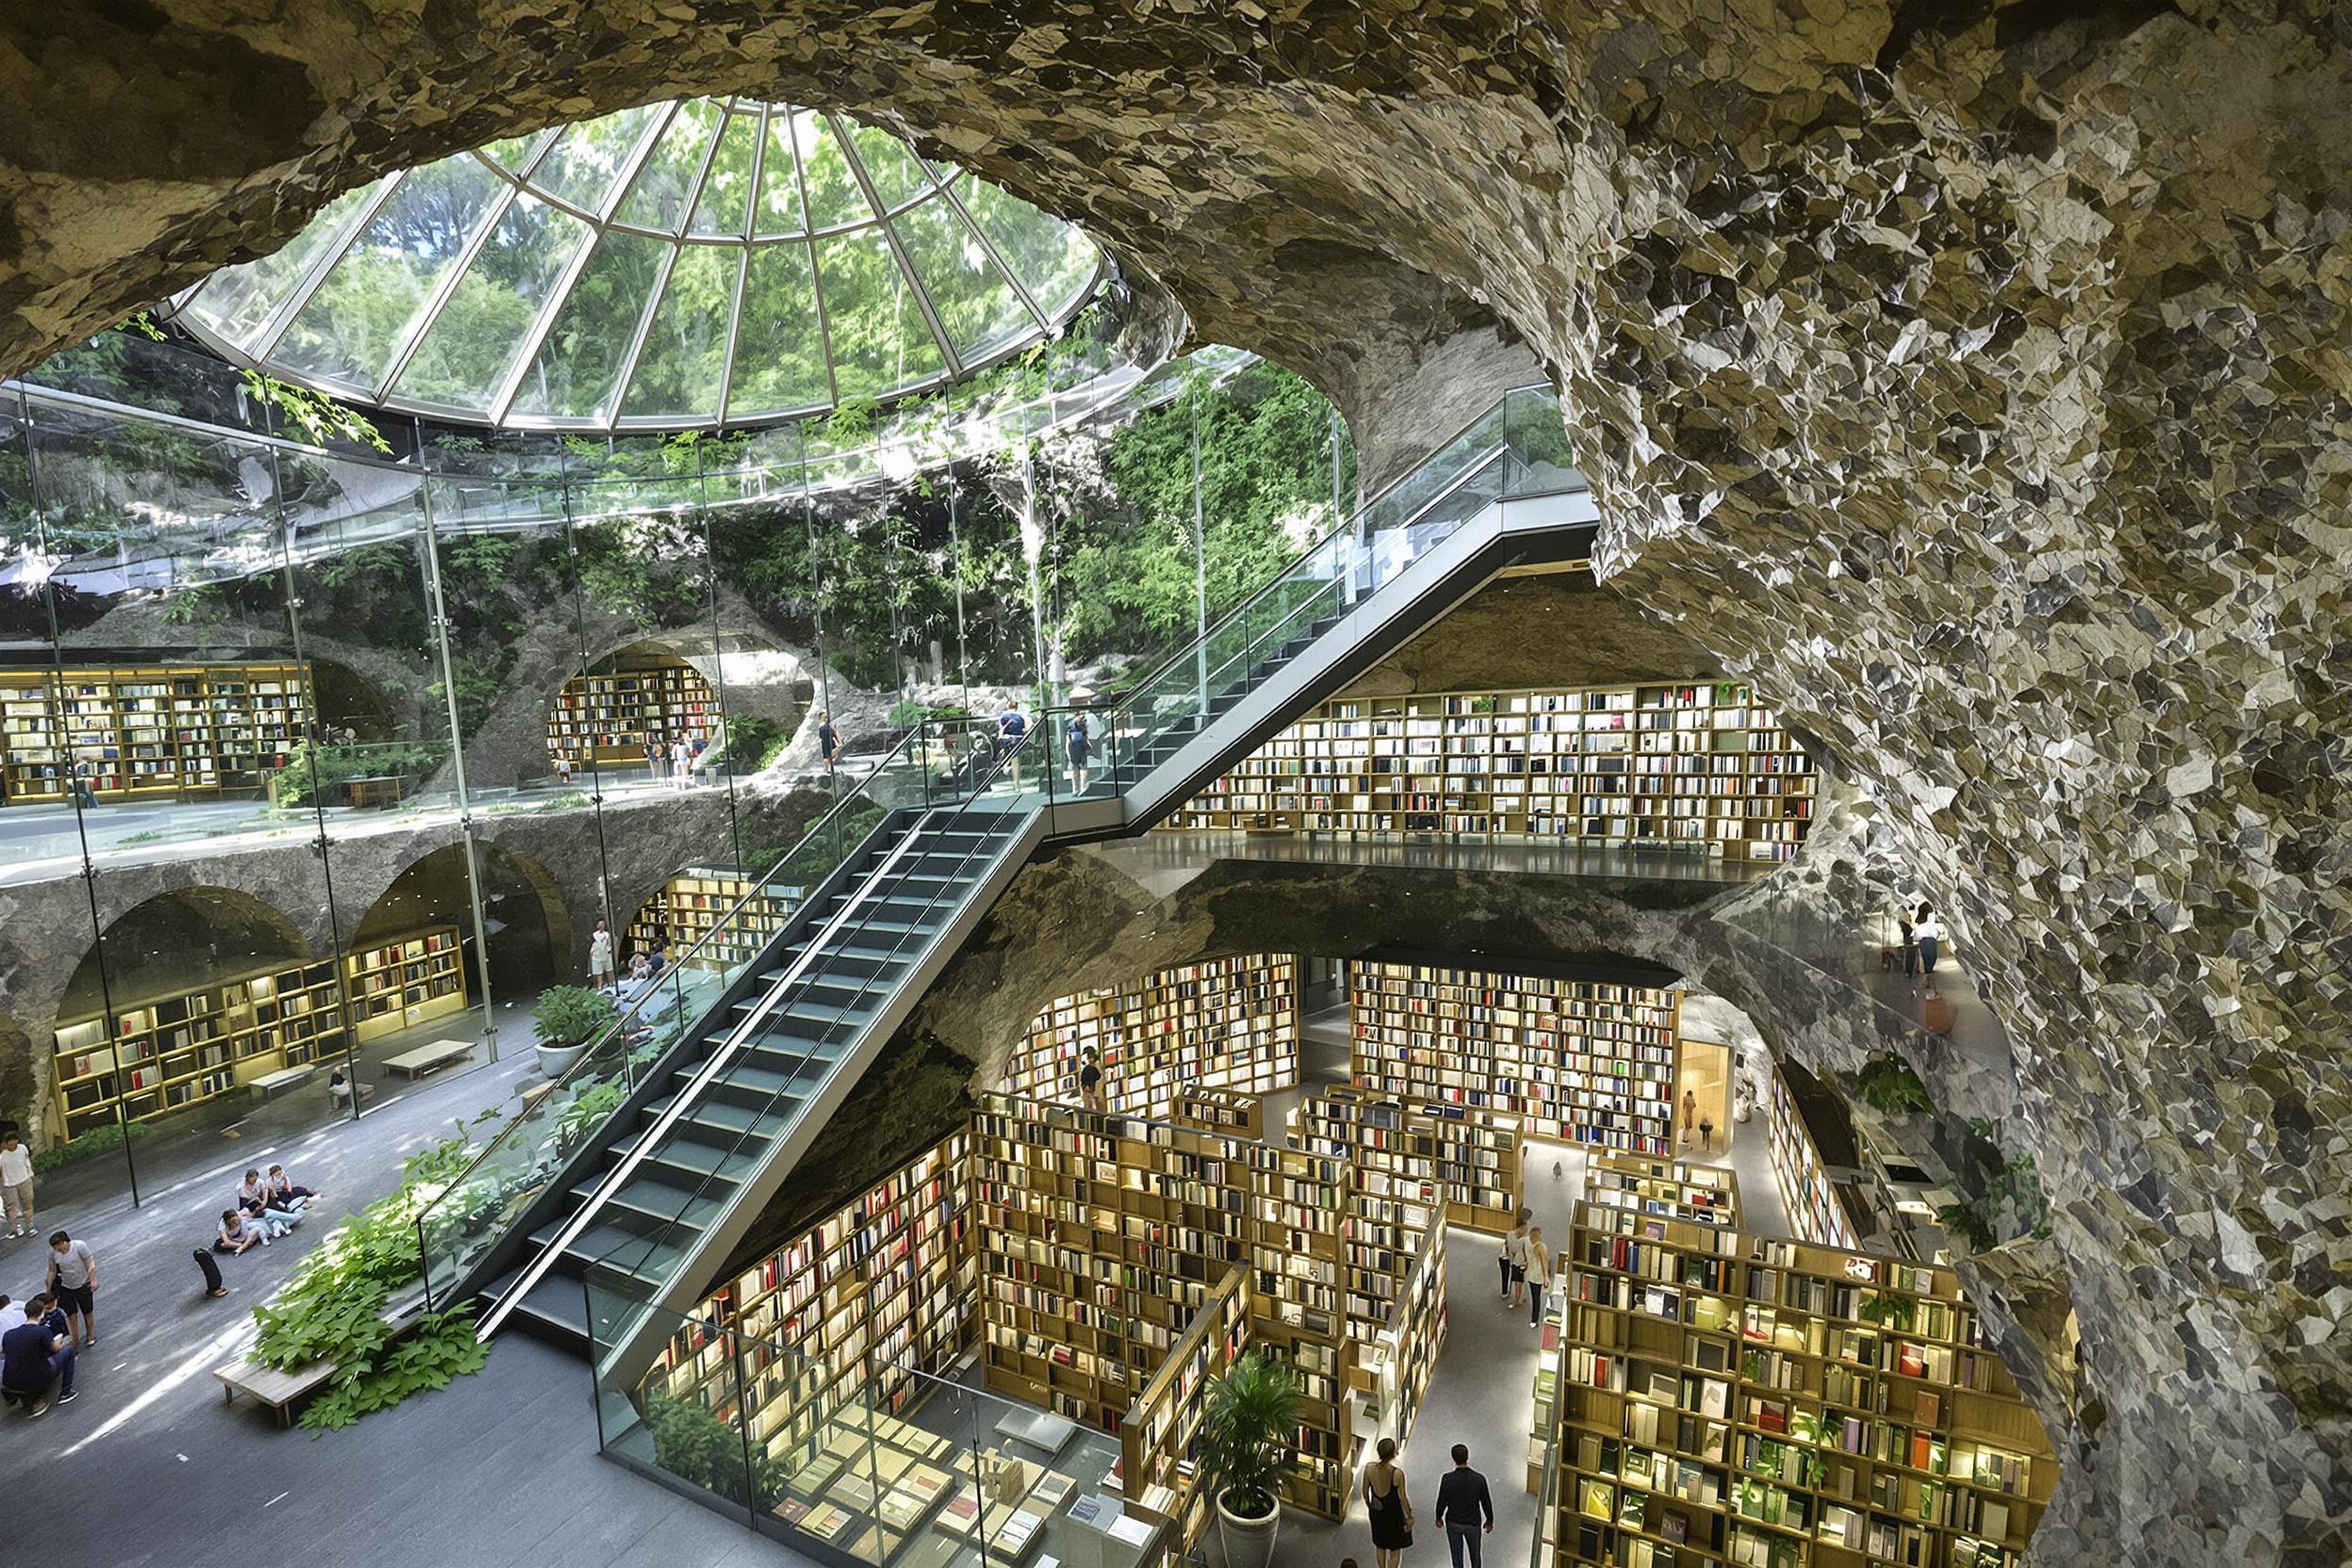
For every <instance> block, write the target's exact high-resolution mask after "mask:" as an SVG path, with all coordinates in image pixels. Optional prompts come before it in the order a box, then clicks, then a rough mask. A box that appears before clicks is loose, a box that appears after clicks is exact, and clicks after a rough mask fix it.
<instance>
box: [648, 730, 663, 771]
mask: <svg viewBox="0 0 2352 1568" xmlns="http://www.w3.org/2000/svg"><path fill="white" fill-rule="evenodd" d="M645 776H646V777H647V778H649V779H654V778H660V777H661V776H662V737H661V736H659V735H656V734H655V733H654V732H653V731H651V730H650V729H648V730H647V731H645Z"/></svg>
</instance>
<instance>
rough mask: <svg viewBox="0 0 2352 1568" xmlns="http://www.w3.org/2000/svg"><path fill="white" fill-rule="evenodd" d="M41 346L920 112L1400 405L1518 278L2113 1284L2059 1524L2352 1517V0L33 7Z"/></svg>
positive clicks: (2342, 1553)
mask: <svg viewBox="0 0 2352 1568" xmlns="http://www.w3.org/2000/svg"><path fill="white" fill-rule="evenodd" d="M0 26H5V28H6V29H7V31H6V34H5V38H6V41H8V43H10V44H12V45H13V47H12V48H8V49H0V201H5V203H6V206H5V209H0V366H6V367H13V366H19V365H22V364H24V363H25V362H27V361H29V360H30V359H32V358H35V357H38V355H39V354H40V352H41V351H43V350H44V349H46V348H48V347H50V346H53V345H55V344H57V343H59V342H62V341H65V340H67V339H69V338H71V337H73V336H74V335H78V334H80V333H83V332H86V331H88V330H89V329H90V328H92V327H94V326H96V325H99V324H101V323H103V322H104V321H106V320H107V319H112V318H114V317H117V316H120V315H121V314H122V313H123V312H124V311H126V310H129V309H132V308H136V307H137V306H139V305H141V304H144V303H146V302H150V301H151V300H153V299H155V298H156V297H158V296H159V295H161V294H163V293H164V292H166V291H167V290H168V289H169V288H171V287H172V286H176V285H178V284H180V283H183V282H186V281H188V279H189V278H191V277H194V276H196V275H198V274H199V273H200V272H201V271H202V270H204V269H205V268H208V267H210V266H213V265H215V264H218V263H220V262H222V261H227V260H231V259H235V258H237V257H239V256H241V255H244V254H247V253H251V251H252V249H253V247H254V246H256V245H264V246H266V245H267V244H269V243H270V242H272V241H273V240H275V239H277V238H280V237H284V236H285V235H286V234H287V233H289V232H291V230H292V229H293V227H294V226H296V225H297V224H298V223H299V221H301V219H302V216H303V215H304V214H305V213H307V212H309V211H310V210H312V209H314V208H315V207H316V206H317V205H318V204H319V202H320V201H321V200H323V199H324V198H325V197H327V196H328V195H330V194H332V193H333V192H334V191H335V190H337V189H340V188H346V187H349V186H351V185H352V184H355V183H357V182H358V181H360V180H361V179H364V178H365V177H367V176H368V174H370V173H372V172H376V171H378V170H382V169H385V168H390V167H396V166H400V165H404V164H413V163H416V162H419V161H422V160H424V159H426V158H429V157H432V156H435V155H441V154H445V153H449V152H453V151H456V150H458V149H459V148H462V147H466V146H470V145H475V144H478V143H481V142H482V141H485V140H488V139H492V138H494V137H496V136H499V135H504V134H507V133H510V132H514V131H518V130H521V129H524V128H526V127H528V126H530V125H533V124H538V123H544V122H549V121H552V120H555V119H559V118H571V117H575V116H578V115H581V114H586V113H591V112H596V111H598V110H604V109H612V108H616V107H619V106H623V105H626V104H628V103H631V102H637V101H642V100H645V99H650V98H657V97H662V96H665V95H669V94H672V93H675V92H678V91H683V90H694V91H717V90H746V91H758V92H762V93H770V94H775V95H778V96H786V97H794V98H798V99H801V100H803V101H814V102H821V103H828V104H841V105H848V106H874V107H878V108H881V109H884V110H885V111H887V112H889V113H891V114H893V115H895V116H897V117H898V118H899V119H901V120H902V121H903V122H906V124H907V125H908V126H909V127H910V128H911V129H912V130H914V131H915V132H916V133H918V135H919V136H920V137H921V138H922V139H924V140H925V143H926V145H928V146H930V147H932V148H935V149H938V150H939V151H942V152H945V153H947V154H949V155H954V156H956V157H958V158H960V159H962V160H963V161H965V162H968V163H970V164H972V166H974V167H975V168H977V169H978V170H979V171H980V172H983V173H984V174H986V175H988V176H989V177H991V178H994V179H997V180H1000V181H1003V182H1004V183H1005V184H1006V185H1007V186H1009V187H1011V188H1014V189H1016V190H1019V191H1021V192H1022V193H1024V194H1027V195H1030V196H1032V197H1034V198H1035V199H1037V200H1039V201H1040V202H1042V203H1044V204H1047V205H1049V206H1052V207H1054V209H1055V210H1058V211H1062V212H1065V213H1068V214H1071V215H1075V216H1080V217H1083V218H1085V219H1086V220H1087V221H1091V222H1092V223H1093V224H1094V225H1095V226H1096V227H1097V228H1098V229H1099V230H1100V231H1101V232H1102V233H1103V234H1104V235H1105V236H1106V237H1108V238H1109V239H1110V240H1111V241H1113V242H1114V243H1116V244H1117V245H1119V247H1121V248H1122V249H1123V250H1125V251H1126V252H1128V253H1130V254H1131V255H1133V256H1134V257H1135V258H1136V259H1138V260H1139V261H1141V262H1142V263H1143V264H1144V265H1145V266H1146V267H1147V268H1149V269H1150V270H1152V271H1153V272H1154V273H1156V274H1157V275H1158V276H1160V277H1161V278H1162V279H1163V280H1164V281H1166V282H1167V284H1168V286H1169V287H1170V288H1171V289H1172V291H1173V292H1174V293H1175V295H1176V297H1177V298H1178V299H1179V300H1180V301H1181V302H1183V303H1184V305H1185V307H1186V308H1187V309H1188V310H1189V311H1190V313H1191V315H1192V318H1193V319H1194V321H1195V323H1196V328H1197V330H1198V331H1199V332H1200V333H1201V335H1203V336H1207V337H1215V338H1221V339H1224V340H1228V341H1233V342H1236V343H1240V344H1243V345H1245V346H1249V347H1253V348H1258V349H1262V350H1265V351H1269V352H1271V353H1274V354H1275V355H1277V356H1278V357H1281V358H1282V359H1284V360H1285V361H1286V362H1288V363H1290V364H1292V365H1294V366H1295V367H1297V368H1299V369H1300V370H1302V371H1305V372H1307V373H1309V374H1310V375H1312V376H1314V377H1315V379H1316V380H1317V381H1318V382H1319V383H1320V384H1322V385H1323V386H1324V387H1325V388H1326V389H1327V390H1328V391H1330V392H1331V393H1332V394H1333V395H1334V396H1335V397H1336V398H1338V399H1339V400H1341V402H1342V403H1343V406H1346V407H1348V408H1349V409H1350V410H1356V409H1360V408H1366V407H1368V406H1370V405H1371V404H1373V403H1374V402H1376V401H1377V388H1378V387H1380V386H1381V385H1384V384H1386V383H1387V382H1389V381H1390V380H1392V379H1394V378H1395V377H1396V376H1397V375H1398V374H1400V373H1404V368H1411V367H1413V366H1417V365H1419V364H1420V363H1422V362H1423V360H1424V359H1426V358H1427V357H1429V354H1430V353H1431V352H1432V351H1433V346H1435V345H1439V344H1443V343H1445V342H1447V341H1449V340H1451V339H1453V338H1454V337H1456V336H1457V335H1459V334H1460V333H1462V331H1465V330H1469V329H1473V328H1478V327H1480V326H1481V324H1482V323H1484V322H1486V321H1488V320H1490V319H1496V320H1500V321H1502V322H1504V323H1506V324H1507V325H1508V326H1509V327H1510V328H1511V330H1512V331H1514V332H1515V333H1517V334H1518V335H1521V336H1522V337H1524V338H1525V340H1526V341H1527V344H1528V345H1529V346H1530V348H1531V349H1532V351H1534V353H1535V355H1536V357H1537V358H1538V359H1539V360H1540V361H1541V362H1542V363H1543V364H1544V366H1545V367H1546V368H1548V370H1549V371H1550V373H1551V374H1552V375H1553V376H1554V378H1555V379H1556V380H1557V381H1558V382H1559V383H1560V384H1561V385H1562V386H1563V387H1564V389H1565V392H1566V395H1567V399H1568V402H1569V406H1570V408H1571V410H1572V424H1573V425H1574V427H1575V428H1576V431H1577V432H1578V440H1579V458H1580V462H1581V463H1582V466H1584V467H1585V469H1586V471H1587V472H1588V473H1589V474H1590V475H1591V476H1592V477H1593V481H1594V483H1595V487H1596V491H1597V494H1598V497H1599V498H1600V501H1601V503H1602V509H1603V513H1604V515H1605V518H1606V529H1605V534H1604V563H1605V569H1606V571H1607V572H1608V574H1609V576H1610V578H1611V580H1612V585H1613V586H1615V587H1616V588H1618V589H1619V590H1621V591H1623V592H1625V593H1626V594H1628V595H1629V596H1632V597H1634V598H1635V599H1637V600H1638V601H1639V602H1641V603H1642V604H1644V605H1646V606H1648V607H1649V608H1651V609H1653V610H1655V611H1658V612H1659V613H1663V614H1665V615H1666V616H1667V617H1669V618H1670V619H1671V620H1674V621H1675V622H1676V623H1677V624H1679V625H1681V626H1683V627H1684V628H1685V629H1687V630H1688V631H1689V633H1690V635H1691V637H1692V638H1693V640H1695V641H1697V642H1699V643H1701V644H1702V645H1705V646H1706V647H1707V648H1708V649H1710V650H1711V651H1712V652H1714V653H1715V654H1716V655H1717V656H1719V657H1720V658H1721V659H1722V660H1723V662H1724V663H1725V666H1726V668H1727V669H1729V670H1731V671H1734V672H1736V673H1740V674H1742V675H1745V676H1748V677H1750V678H1753V679H1754V680H1755V681H1756V684H1757V685H1758V686H1759V687H1760V688H1761V689H1762V691H1763V692H1764V693H1765V694H1766V695H1767V696H1768V697H1769V698H1770V700H1771V701H1772V703H1773V705H1774V706H1775V707H1777V708H1779V709H1780V710H1782V711H1784V712H1785V713H1787V714H1789V716H1790V717H1791V719H1792V720H1793V721H1795V722H1796V723H1797V724H1798V725H1799V726H1801V727H1804V728H1805V730H1807V731H1809V732H1810V733H1812V734H1813V735H1816V736H1818V737H1820V738H1821V739H1822V740H1823V741H1824V742H1825V743H1826V745H1827V748H1828V750H1829V752H1830V753H1832V754H1833V755H1834V756H1835V757H1836V758H1837V759H1838V760H1840V761H1841V762H1842V763H1843V764H1844V765H1845V766H1846V767H1848V768H1849V769H1851V770H1852V772H1853V774H1854V776H1856V777H1857V778H1860V779H1862V780H1865V781H1867V782H1868V783H1869V784H1870V786H1871V788H1872V790H1873V792H1875V793H1876V795H1877V797H1878V799H1879V800H1880V802H1881V803H1882V805H1883V808H1884V819H1883V820H1884V824H1885V828H1886V831H1887V833H1888V834H1889V835H1890V841H1891V843H1892V844H1893V846H1894V849H1895V850H1896V851H1897V852H1898V853H1899V854H1900V855H1901V856H1902V858H1903V859H1904V860H1906V861H1907V862H1908V864H1909V866H1910V868H1911V872H1912V875H1913V877H1914V878H1915V880H1916V885H1917V886H1918V887H1919V889H1920V890H1922V891H1923V893H1924V894H1926V895H1928V896H1932V897H1933V898H1934V899H1935V901H1936V903H1938V904H1939V905H1940V906H1942V907H1944V908H1945V909H1946V910H1947V911H1948V912H1949V913H1950V914H1951V915H1952V921H1953V924H1954V927H1955V930H1956V933H1957V935H1958V937H1959V939H1960V945H1961V947H1962V949H1963V952H1964V954H1965V955H1966V956H1967V957H1968V960H1969V963H1970V967H1971V970H1972V972H1975V973H1977V974H1979V975H1981V976H1982V977H1983V981H1984V984H1985V989H1986V993H1987V995H1988V997H1989V999H1990V1002H1991V1005H1992V1006H1993V1007H1994V1009H1995V1010H1996V1011H1997V1012H1998V1013H1999V1015H2000V1017H2001V1020H2002V1021H2003V1022H2004V1023H2005V1024H2006V1026H2007V1029H2008V1033H2009V1036H2010V1037H2011V1038H2012V1039H2014V1040H2016V1041H2017V1042H2019V1048H2018V1052H2017V1058H2018V1059H2017V1075H2018V1095H2019V1109H2018V1113H2017V1117H2016V1118H2015V1119H2014V1120H2015V1123H2016V1126H2015V1129H2014V1135H2017V1136H2018V1137H2020V1138H2021V1139H2022V1140H2023V1142H2024V1144H2025V1145H2026V1146H2027V1148H2028V1150H2029V1151H2030V1152H2033V1153H2034V1155H2035V1156H2036V1157H2037V1158H2038V1160H2039V1161H2040V1165H2041V1169H2042V1171H2043V1173H2044V1177H2045V1180H2046V1182H2047V1183H2048V1184H2049V1186H2050V1194H2051V1197H2052V1200H2053V1205H2054V1215H2053V1222H2054V1229H2055V1236H2054V1249H2055V1252H2056V1254H2057V1256H2058V1257H2060V1258H2062V1259H2063V1267H2064V1270H2065V1274H2066V1280H2067V1282H2068V1284H2069V1286H2070V1293H2071V1298H2072V1300H2073V1302H2074V1304H2075V1307H2076V1310H2077V1311H2078V1313H2079V1315H2080V1320H2081V1328H2082V1375H2081V1380H2080V1387H2081V1390H2082V1396H2081V1403H2080V1411H2081V1414H2080V1420H2079V1423H2078V1429H2077V1432H2076V1437H2077V1439H2078V1440H2079V1442H2080V1443H2081V1444H2082V1447H2083V1455H2082V1460H2081V1462H2080V1463H2079V1464H2078V1465H2077V1466H2076V1467H2075V1468H2074V1469H2073V1470H2070V1472H2069V1475H2070V1478H2074V1479H2075V1480H2079V1478H2082V1477H2084V1476H2089V1477H2091V1478H2092V1479H2093V1482H2094V1484H2090V1485H2082V1484H2072V1483H2071V1482H2070V1485H2069V1488H2068V1506H2067V1509H2066V1511H2064V1514H2065V1516H2064V1518H2062V1520H2061V1521H2060V1525H2061V1527H2059V1528H2055V1529H2052V1530H2050V1531H2047V1532H2046V1534H2045V1538H2044V1541H2043V1542H2042V1543H2041V1544H2040V1545H2039V1546H2038V1547H2037V1555H2038V1556H2039V1557H2041V1558H2042V1559H2043V1560H2050V1561H2061V1560H2085V1561H2094V1560H2095V1561H2109V1560H2122V1561H2131V1562H2135V1563H2160V1562H2161V1563H2177V1564H2183V1565H2185V1564H2192V1563H2205V1562H2223V1561H2228V1562H2238V1561H2244V1562H2254V1563H2273V1562H2285V1563H2295V1564H2312V1565H2316V1564H2333V1563H2339V1562H2343V1561H2344V1560H2347V1559H2352V1524H2348V1523H2347V1521H2352V1427H2348V1424H2347V1416H2346V1412H2347V1411H2352V1333H2348V1332H2347V1329H2346V1322H2345V1318H2346V1314H2347V1311H2352V1238H2348V1237H2347V1235H2346V1227H2345V1217H2344V1197H2343V1194H2344V1189H2345V1186H2346V1178H2347V1176H2348V1175H2352V1140H2347V1138H2346V1135H2345V1133H2344V1126H2345V1121H2346V1116H2347V1112H2352V1094H2348V1093H2347V1089H2346V1079H2345V1076H2344V1070H2343V1064H2342V1051H2343V1046H2344V1021H2345V1017H2346V1014H2347V1011H2348V1010H2352V1009H2347V1007H2346V984H2345V981H2344V978H2343V977H2344V972H2345V970H2346V960H2347V959H2348V958H2352V893H2347V891H2346V890H2345V889H2346V872H2347V870H2348V869H2352V831H2347V827H2348V826H2352V824H2347V822H2346V820H2345V819H2346V810H2345V793H2344V784H2345V780H2344V774H2345V771H2346V759H2345V754H2344V740H2343V737H2342V731H2343V728H2344V719H2345V716H2346V714H2345V703H2344V693H2345V692H2346V690H2347V689H2352V641H2347V639H2346V638H2345V637H2344V608H2345V605H2344V599H2345V585H2344V561H2345V559H2346V556H2347V553H2348V547H2352V530H2347V528H2346V525H2345V523H2344V516H2343V506H2344V500H2345V498H2346V494H2347V489H2348V488H2352V482H2348V481H2347V472H2348V471H2352V464H2347V462H2346V460H2345V458H2344V449H2345V448H2344V439H2343V436H2344V429H2345V426H2346V423H2347V420H2348V419H2352V360H2348V359H2347V356H2346V354H2345V351H2344V345H2345V343H2346V342H2347V341H2352V333H2347V326H2348V325H2352V323H2348V322H2347V320H2346V314H2347V303H2348V300H2347V295H2348V294H2352V289H2347V286H2346V282H2345V279H2346V275H2347V273H2346V269H2345V266H2344V254H2345V244H2346V237H2347V235H2348V234H2352V189H2347V183H2348V182H2347V179H2346V162H2345V158H2344V148H2345V147H2346V146H2352V90H2347V89H2352V80H2347V78H2348V77H2352V38H2348V37H2347V35H2346V33H2345V32H2344V28H2343V26H2342V12H2341V8H2339V7H2336V6H2332V5H2325V4H2321V3H2320V0H2174V3H2171V4H2165V3H2163V0H2124V3H2115V4H2092V3H2090V0H2051V3H2046V4H2034V5H2026V4H2003V3H2001V0H1980V3H1977V4H1963V5H1932V4H1924V3H1919V0H1904V3H1901V4H1897V3H1894V0H1833V3H1829V4H1822V5H1805V6H1797V5H1772V4H1765V3H1762V0H1706V3H1699V4H1694V3H1691V0H1627V3H1625V4H1620V5H1613V6H1567V5H1560V4H1551V3H1544V0H1519V3H1516V4H1504V3H1501V0H1436V3H1429V0H1414V3H1412V4H1406V3H1403V0H1356V3H1341V0H1268V3H1265V4H1248V3H1236V4H1233V5H1225V6H1208V5H1201V4H1194V3H1186V0H1178V3H1168V0H1086V3H1079V4H1051V5H1049V4H1043V3H1028V0H1016V3H1011V4H1000V5H988V6H978V5H950V4H945V3H942V0H910V3H908V4H905V5H892V6H887V7H875V6H871V5H863V4H854V3H852V0H809V3H807V4H802V5H796V6H791V7H787V6H784V5H782V4H773V5H766V6H763V5H760V4H759V3H757V0H743V3H736V4H726V5H718V4H711V5H702V6H694V5H673V6H659V7H655V6H633V5H609V4H607V5H594V6H592V5H589V4H588V3H587V0H531V3H529V4H524V3H522V0H482V3H480V4H475V5H470V6H466V7H458V8H447V7H423V8H417V7H393V6H389V5H370V4H368V3H367V0H362V3H361V4H358V5H353V6H345V7H339V8H334V9H333V10H332V11H325V10H316V9H307V10H306V9H302V8H293V9H285V8H279V9H263V8H222V7H218V6H209V5H204V6H200V5H198V4H196V3H195V0H152V3H147V4H142V5H139V6H136V7H129V8H124V7H81V6H64V7H35V8H29V9H26V10H24V12H23V13H22V14H20V15H12V16H11V17H10V18H9V19H8V21H7V22H6V23H5V24H0Z"/></svg>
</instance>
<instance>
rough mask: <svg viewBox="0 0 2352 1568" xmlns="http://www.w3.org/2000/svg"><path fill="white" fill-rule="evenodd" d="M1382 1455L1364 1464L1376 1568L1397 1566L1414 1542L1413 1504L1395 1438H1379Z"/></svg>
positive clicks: (1365, 1488)
mask: <svg viewBox="0 0 2352 1568" xmlns="http://www.w3.org/2000/svg"><path fill="white" fill-rule="evenodd" d="M1364 1512H1365V1514H1366V1515H1368V1516H1369V1517H1370V1519H1371V1521H1372V1561H1373V1565H1374V1568H1398V1564H1400V1563H1402V1562H1403V1561H1404V1558H1405V1548H1406V1547H1407V1546H1410V1545H1412V1544H1413V1505H1412V1504H1411V1503H1410V1502H1407V1501H1406V1500H1405V1473H1404V1472H1403V1471H1402V1470H1400V1469H1398V1468H1397V1440H1396V1439H1395V1438H1393V1437H1384V1438H1382V1439H1380V1458H1378V1459H1376V1460H1374V1461H1373V1462H1371V1463H1369V1464H1367V1465H1365V1466H1364Z"/></svg>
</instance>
